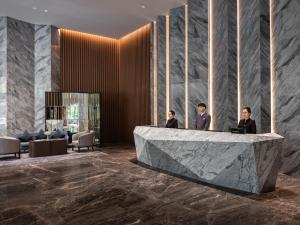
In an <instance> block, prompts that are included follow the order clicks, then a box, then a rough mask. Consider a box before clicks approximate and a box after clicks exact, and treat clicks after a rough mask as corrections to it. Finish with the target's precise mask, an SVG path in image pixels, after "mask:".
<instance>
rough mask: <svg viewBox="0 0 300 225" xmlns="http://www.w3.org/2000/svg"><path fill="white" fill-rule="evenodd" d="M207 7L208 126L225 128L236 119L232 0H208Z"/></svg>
mask: <svg viewBox="0 0 300 225" xmlns="http://www.w3.org/2000/svg"><path fill="white" fill-rule="evenodd" d="M210 7H212V9H211V12H212V15H211V18H212V20H211V23H212V24H211V26H212V28H211V34H210V38H211V41H212V42H211V48H212V49H211V53H212V62H211V63H212V72H211V79H212V87H211V88H212V90H211V92H212V96H211V98H212V104H213V105H212V123H213V124H212V128H213V129H214V130H221V131H228V130H229V128H230V127H234V126H236V123H237V121H236V120H237V91H236V89H237V85H236V80H237V77H236V2H235V1H233V0H230V1H228V0H212V1H211V6H210ZM209 107H211V106H209ZM209 107H208V108H209Z"/></svg>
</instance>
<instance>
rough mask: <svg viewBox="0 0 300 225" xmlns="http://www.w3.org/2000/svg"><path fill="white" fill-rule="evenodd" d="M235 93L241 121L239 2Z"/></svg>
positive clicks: (238, 10) (238, 6) (238, 7)
mask: <svg viewBox="0 0 300 225" xmlns="http://www.w3.org/2000/svg"><path fill="white" fill-rule="evenodd" d="M236 10H237V12H236V13H237V93H238V96H237V98H238V105H237V110H238V111H237V113H238V121H240V119H241V115H240V114H241V113H240V110H241V86H240V0H237V7H236Z"/></svg>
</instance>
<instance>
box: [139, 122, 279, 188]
mask: <svg viewBox="0 0 300 225" xmlns="http://www.w3.org/2000/svg"><path fill="white" fill-rule="evenodd" d="M134 137H135V145H136V152H137V159H138V161H140V162H142V163H145V164H147V165H150V166H152V167H154V168H158V169H162V170H165V171H168V172H171V173H174V174H177V175H182V176H185V177H189V178H192V179H195V180H199V181H203V182H206V183H210V184H214V185H218V186H222V187H227V188H231V189H236V190H241V191H246V192H253V193H259V192H265V191H271V190H273V189H274V188H275V184H276V178H277V173H278V170H279V167H280V166H281V160H280V159H281V147H282V141H283V137H281V136H279V135H277V134H259V135H250V134H248V135H241V134H232V133H223V132H207V131H195V130H179V129H167V128H165V129H163V128H153V127H136V128H135V130H134Z"/></svg>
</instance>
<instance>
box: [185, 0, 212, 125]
mask: <svg viewBox="0 0 300 225" xmlns="http://www.w3.org/2000/svg"><path fill="white" fill-rule="evenodd" d="M207 10H208V0H189V1H188V59H189V60H188V116H189V118H188V128H194V127H195V118H196V115H197V105H198V104H199V103H200V102H205V103H208V13H207Z"/></svg>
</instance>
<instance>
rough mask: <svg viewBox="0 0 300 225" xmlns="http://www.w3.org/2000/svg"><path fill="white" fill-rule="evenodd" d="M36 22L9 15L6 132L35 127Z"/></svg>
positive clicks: (13, 132) (12, 133)
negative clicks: (27, 21) (32, 22)
mask: <svg viewBox="0 0 300 225" xmlns="http://www.w3.org/2000/svg"><path fill="white" fill-rule="evenodd" d="M33 40H34V25H33V24H30V23H26V22H23V21H20V20H16V19H12V18H10V17H7V135H12V136H14V135H15V134H16V133H17V132H21V131H24V130H25V129H27V130H28V131H31V132H32V131H33V130H34V41H33Z"/></svg>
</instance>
